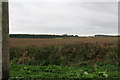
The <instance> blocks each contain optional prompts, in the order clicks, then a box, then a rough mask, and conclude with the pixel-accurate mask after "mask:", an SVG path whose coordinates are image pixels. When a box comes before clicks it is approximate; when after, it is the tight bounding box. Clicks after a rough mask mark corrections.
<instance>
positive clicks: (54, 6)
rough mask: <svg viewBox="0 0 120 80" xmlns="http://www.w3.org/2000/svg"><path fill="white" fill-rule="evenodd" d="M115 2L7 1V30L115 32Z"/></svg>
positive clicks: (87, 33)
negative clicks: (8, 23) (8, 8)
mask: <svg viewBox="0 0 120 80" xmlns="http://www.w3.org/2000/svg"><path fill="white" fill-rule="evenodd" d="M117 12H118V11H117V4H116V3H112V2H111V3H109V2H108V3H107V2H105V3H94V2H93V3H92V2H90V3H80V2H64V3H54V2H53V3H49V2H41V3H35V2H34V3H33V2H32V3H30V2H29V3H22V2H21V3H17V2H16V3H10V33H38V34H39V33H55V34H62V33H68V34H79V35H84V34H86V35H89V34H90V35H93V34H96V33H104V34H111V33H114V34H116V33H117V28H118V25H117V24H118V21H117V17H118V14H117Z"/></svg>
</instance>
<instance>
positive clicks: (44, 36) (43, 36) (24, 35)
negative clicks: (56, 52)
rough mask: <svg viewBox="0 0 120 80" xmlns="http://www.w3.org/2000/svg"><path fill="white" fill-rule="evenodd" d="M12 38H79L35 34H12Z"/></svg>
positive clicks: (65, 35)
mask: <svg viewBox="0 0 120 80" xmlns="http://www.w3.org/2000/svg"><path fill="white" fill-rule="evenodd" d="M9 37H10V38H71V37H78V35H68V34H63V35H46V34H45V35H41V34H40V35H35V34H10V35H9Z"/></svg>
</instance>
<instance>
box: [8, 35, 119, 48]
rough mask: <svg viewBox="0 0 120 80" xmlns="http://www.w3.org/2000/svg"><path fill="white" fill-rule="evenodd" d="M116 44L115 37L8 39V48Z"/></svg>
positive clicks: (116, 39)
mask: <svg viewBox="0 0 120 80" xmlns="http://www.w3.org/2000/svg"><path fill="white" fill-rule="evenodd" d="M114 42H118V38H117V37H88V38H70V39H69V38H66V39H63V38H57V39H32V38H10V46H15V47H24V46H30V45H35V46H44V45H58V44H59V45H61V44H77V43H98V44H99V45H101V44H104V43H114Z"/></svg>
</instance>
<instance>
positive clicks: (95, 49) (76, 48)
mask: <svg viewBox="0 0 120 80" xmlns="http://www.w3.org/2000/svg"><path fill="white" fill-rule="evenodd" d="M9 42H10V61H11V62H10V80H12V79H13V80H17V79H18V80H19V79H20V80H22V79H23V80H24V79H25V78H46V79H48V78H49V79H51V78H52V79H53V78H60V79H62V78H63V79H65V78H69V79H70V78H76V79H87V78H89V80H93V79H97V78H107V79H110V78H112V80H113V79H115V80H117V78H119V68H118V66H119V63H118V61H119V57H118V44H119V42H118V38H117V37H87V38H56V39H36V38H35V39H32V38H10V40H9ZM26 80H27V79H26ZM55 80H56V79H55Z"/></svg>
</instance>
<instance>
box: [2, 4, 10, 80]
mask: <svg viewBox="0 0 120 80" xmlns="http://www.w3.org/2000/svg"><path fill="white" fill-rule="evenodd" d="M8 41H9V17H8V2H0V68H1V69H0V79H1V80H8V78H9V46H8Z"/></svg>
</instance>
